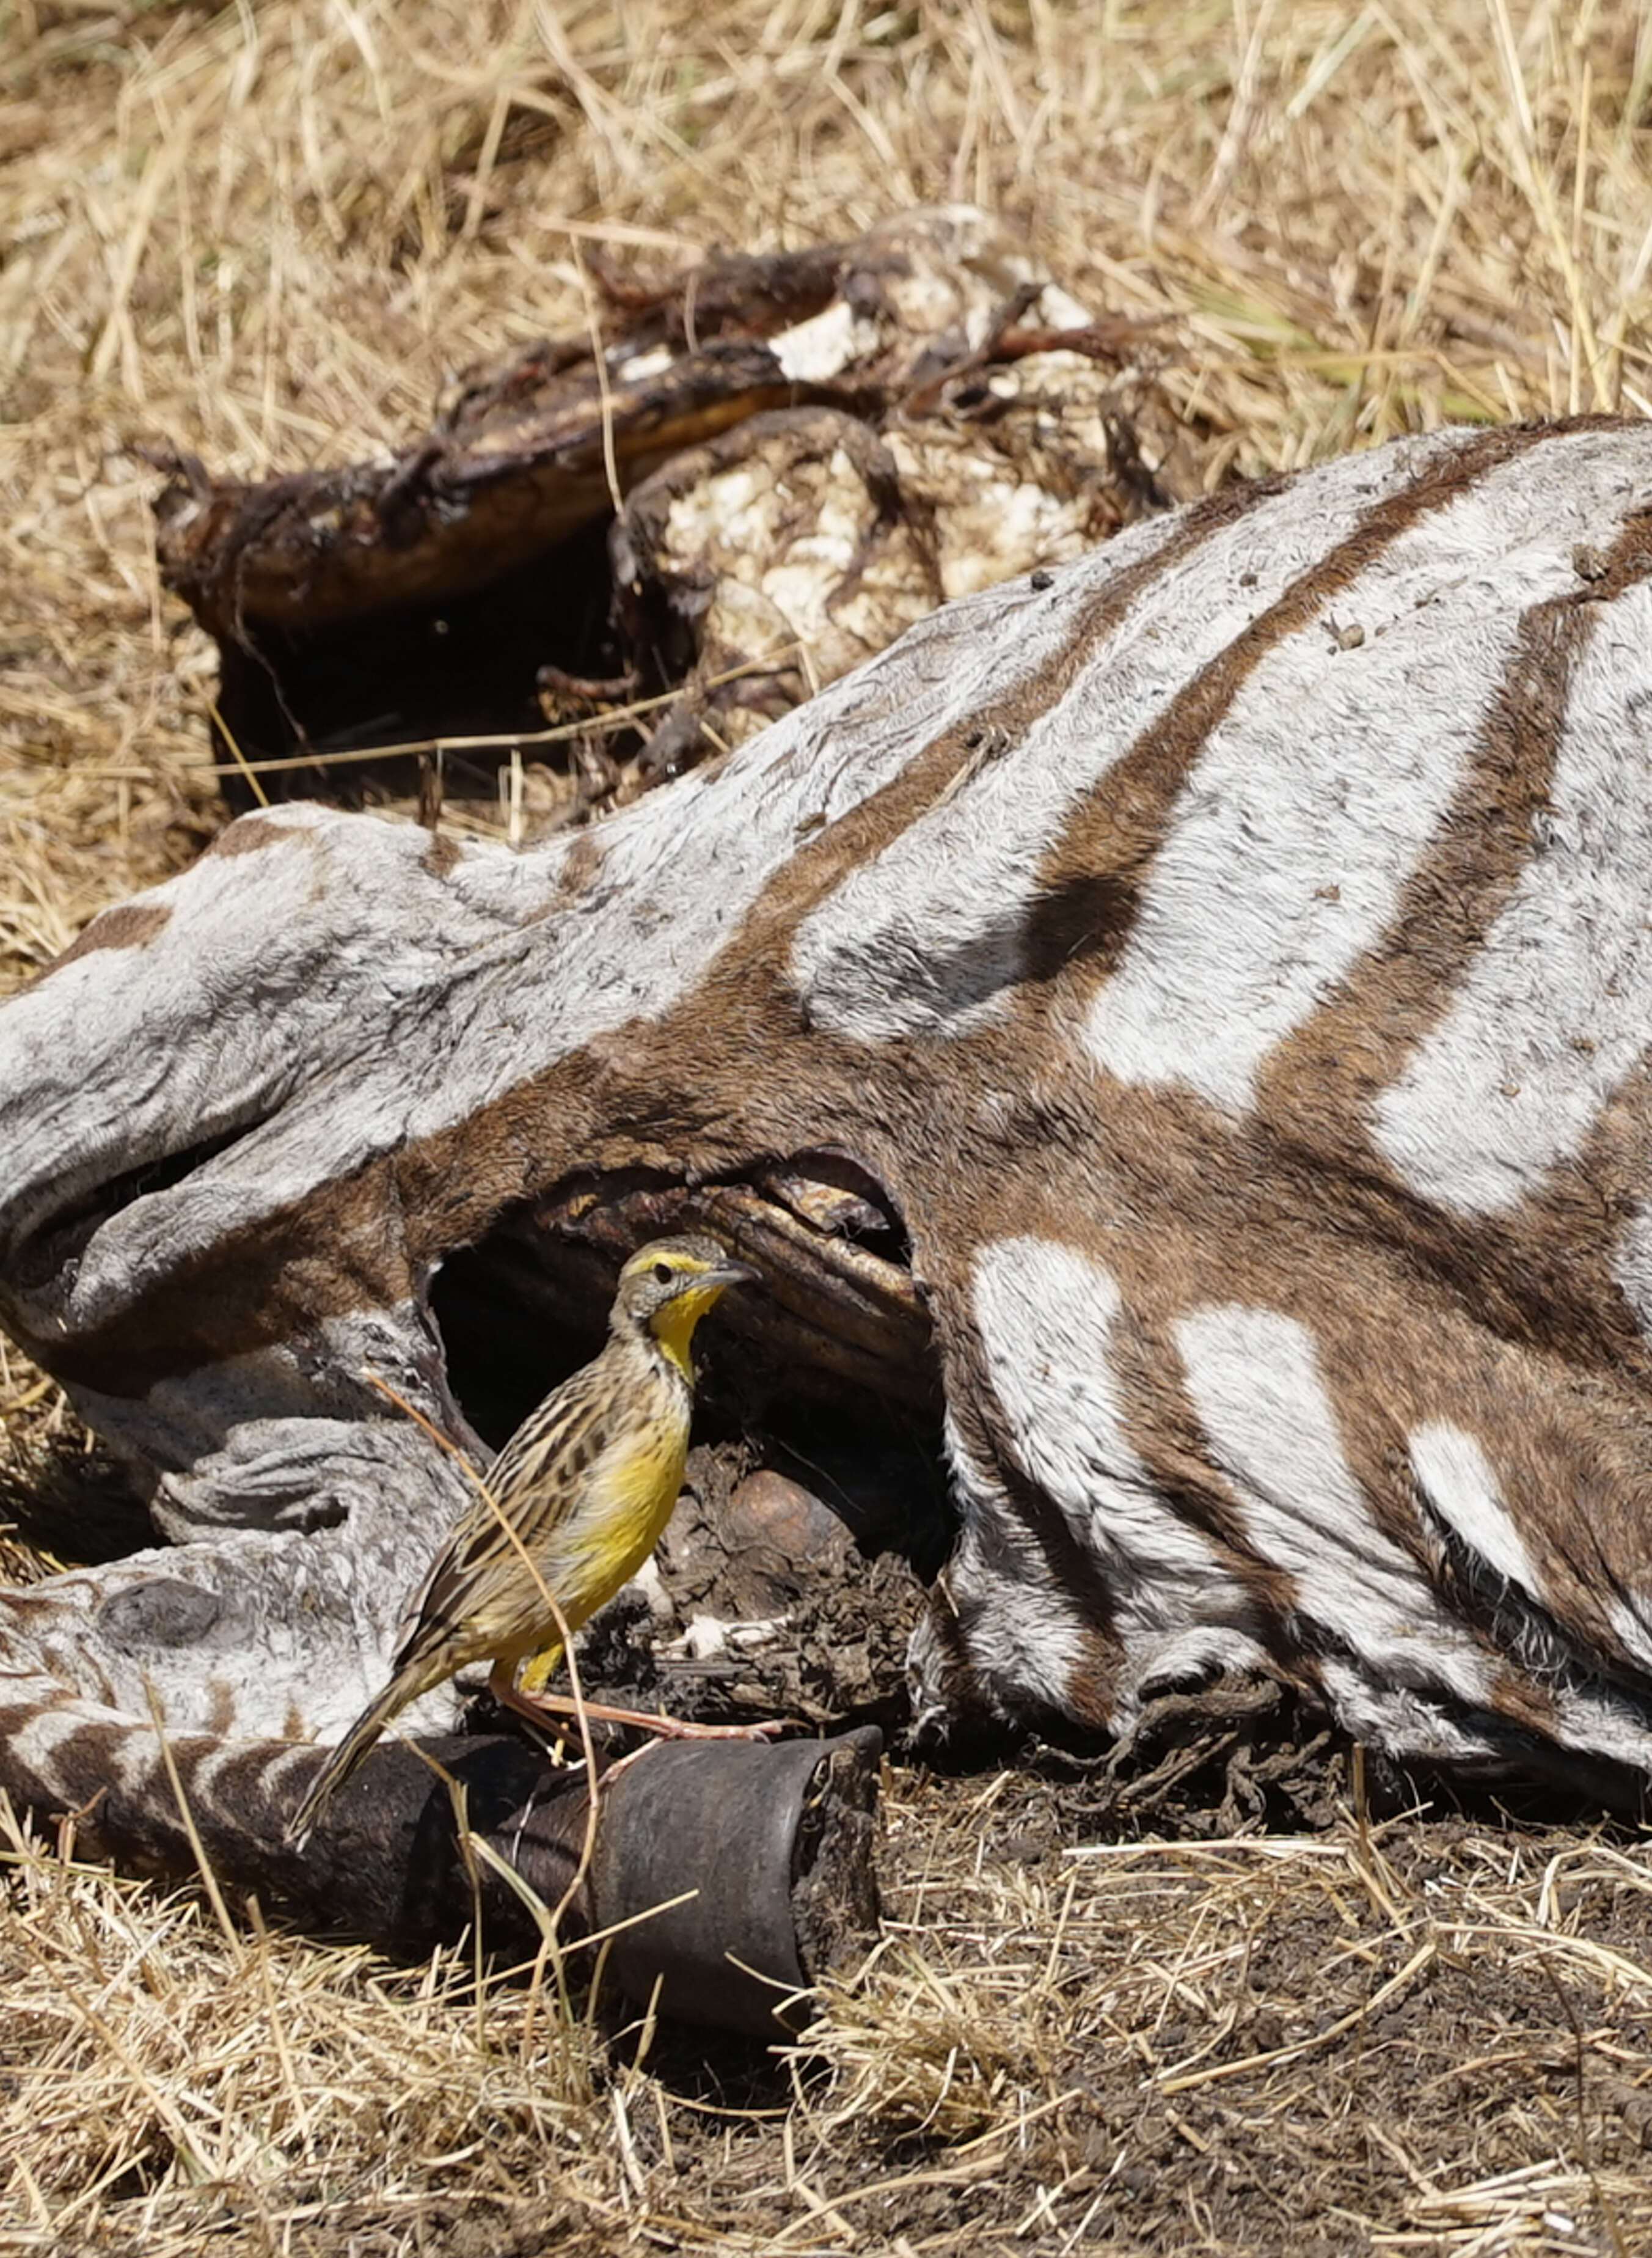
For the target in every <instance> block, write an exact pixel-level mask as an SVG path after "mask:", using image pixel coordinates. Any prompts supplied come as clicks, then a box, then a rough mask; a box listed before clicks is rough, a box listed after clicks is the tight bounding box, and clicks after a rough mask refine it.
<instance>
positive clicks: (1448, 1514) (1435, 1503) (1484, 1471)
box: [1407, 1419, 1543, 1600]
mask: <svg viewBox="0 0 1652 2258" xmlns="http://www.w3.org/2000/svg"><path fill="white" fill-rule="evenodd" d="M1407 1447H1408V1450H1409V1453H1410V1458H1411V1471H1412V1473H1413V1474H1414V1477H1415V1479H1416V1484H1417V1488H1419V1489H1420V1490H1421V1491H1422V1495H1423V1496H1424V1498H1425V1499H1426V1500H1427V1501H1428V1503H1429V1506H1430V1508H1431V1509H1433V1511H1434V1512H1435V1513H1436V1515H1437V1516H1438V1517H1439V1518H1440V1519H1441V1520H1442V1521H1443V1523H1445V1525H1446V1527H1447V1528H1448V1529H1450V1530H1451V1531H1452V1533H1453V1535H1455V1536H1456V1537H1458V1538H1460V1539H1461V1541H1462V1543H1463V1544H1465V1545H1466V1546H1467V1547H1468V1549H1469V1551H1471V1552H1473V1553H1475V1554H1476V1555H1477V1556H1478V1558H1479V1559H1482V1560H1484V1561H1485V1565H1486V1566H1487V1567H1489V1568H1490V1569H1492V1572H1493V1573H1495V1574H1497V1575H1499V1576H1500V1577H1501V1578H1502V1579H1503V1581H1504V1582H1505V1583H1506V1584H1518V1585H1519V1587H1520V1588H1521V1591H1523V1592H1528V1593H1529V1594H1531V1596H1532V1597H1533V1598H1534V1599H1537V1600H1541V1599H1542V1595H1543V1587H1542V1580H1541V1579H1540V1578H1539V1576H1538V1573H1537V1569H1536V1566H1535V1563H1534V1561H1533V1559H1532V1557H1531V1554H1530V1553H1529V1552H1528V1551H1527V1549H1526V1543H1525V1539H1524V1538H1523V1537H1521V1533H1520V1530H1518V1529H1517V1528H1516V1527H1515V1525H1514V1518H1513V1516H1511V1514H1510V1512H1509V1509H1508V1508H1507V1506H1506V1505H1505V1504H1504V1502H1503V1500H1502V1497H1501V1495H1500V1493H1499V1490H1498V1487H1497V1477H1496V1475H1495V1474H1493V1473H1492V1468H1491V1465H1490V1463H1489V1461H1488V1460H1487V1459H1486V1456H1485V1452H1484V1451H1483V1450H1482V1449H1481V1447H1480V1445H1479V1441H1478V1438H1477V1437H1475V1436H1473V1435H1471V1434H1470V1433H1469V1431H1468V1430H1467V1429H1466V1428H1465V1427H1457V1426H1454V1425H1453V1424H1451V1422H1450V1420H1449V1419H1431V1420H1428V1421H1425V1422H1424V1424H1422V1426H1420V1427H1414V1428H1413V1429H1412V1431H1411V1433H1410V1436H1409V1438H1407Z"/></svg>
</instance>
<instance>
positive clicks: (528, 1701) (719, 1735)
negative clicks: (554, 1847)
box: [487, 1656, 794, 1741]
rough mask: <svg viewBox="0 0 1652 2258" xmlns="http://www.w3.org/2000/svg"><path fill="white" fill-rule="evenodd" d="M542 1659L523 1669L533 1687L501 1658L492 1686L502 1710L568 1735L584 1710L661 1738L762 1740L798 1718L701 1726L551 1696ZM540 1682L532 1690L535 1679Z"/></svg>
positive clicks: (600, 1703)
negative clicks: (540, 1667) (540, 1666)
mask: <svg viewBox="0 0 1652 2258" xmlns="http://www.w3.org/2000/svg"><path fill="white" fill-rule="evenodd" d="M538 1660H539V1658H538V1657H537V1656H535V1658H534V1660H533V1661H532V1662H530V1663H529V1664H528V1667H527V1669H526V1670H525V1671H524V1672H523V1673H522V1675H523V1677H524V1679H528V1681H529V1684H528V1685H518V1684H517V1682H516V1672H515V1671H514V1668H513V1666H512V1665H510V1664H509V1663H508V1662H503V1661H500V1662H496V1663H495V1664H494V1665H493V1670H492V1672H490V1673H489V1676H488V1680H487V1690H488V1692H489V1693H491V1694H492V1695H493V1699H494V1700H495V1701H497V1702H498V1703H499V1704H500V1708H505V1709H510V1710H513V1711H514V1713H515V1715H517V1716H519V1717H523V1718H526V1720H527V1721H528V1723H529V1724H530V1725H538V1726H540V1727H541V1728H542V1729H544V1728H548V1729H549V1730H550V1731H551V1732H553V1733H560V1734H561V1735H562V1736H564V1738H566V1737H567V1736H568V1735H569V1733H570V1730H571V1728H572V1727H574V1726H575V1725H577V1723H578V1717H579V1714H580V1712H581V1710H583V1711H584V1712H585V1715H586V1716H587V1717H594V1718H596V1719H597V1720H598V1721H599V1722H600V1723H602V1724H605V1725H630V1726H633V1727H634V1728H635V1729H636V1730H637V1731H638V1732H642V1733H652V1734H653V1735H654V1736H655V1738H656V1740H661V1741H762V1740H767V1739H769V1737H770V1736H771V1735H773V1734H776V1733H783V1732H784V1731H785V1729H786V1728H787V1726H788V1724H790V1723H791V1722H794V1720H792V1719H791V1718H786V1717H765V1718H763V1719H762V1722H760V1723H758V1724H753V1725H696V1724H690V1723H688V1722H685V1721H684V1720H681V1719H678V1718H676V1717H663V1716H661V1715H657V1714H656V1713H653V1712H650V1711H649V1710H646V1709H615V1708H611V1707H610V1706H609V1704H608V1703H607V1702H606V1701H585V1700H580V1701H575V1699H574V1698H573V1696H572V1694H571V1693H544V1692H543V1691H542V1690H540V1689H541V1687H542V1685H543V1680H544V1678H545V1676H546V1675H548V1674H549V1673H548V1672H540V1671H538V1670H537V1669H536V1668H535V1665H536V1664H537V1662H538ZM535 1677H537V1678H538V1679H539V1680H540V1686H538V1687H534V1688H533V1690H531V1691H530V1690H529V1687H530V1685H531V1682H532V1680H533V1679H534V1678H535Z"/></svg>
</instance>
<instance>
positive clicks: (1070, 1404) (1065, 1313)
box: [974, 1237, 1259, 1722]
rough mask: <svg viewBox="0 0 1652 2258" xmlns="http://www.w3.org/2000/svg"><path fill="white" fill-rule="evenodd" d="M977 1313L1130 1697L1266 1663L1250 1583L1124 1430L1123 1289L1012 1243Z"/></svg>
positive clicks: (1010, 1419)
mask: <svg viewBox="0 0 1652 2258" xmlns="http://www.w3.org/2000/svg"><path fill="white" fill-rule="evenodd" d="M974 1305H975V1322H976V1324H977V1326H978V1327H979V1330H980V1335H981V1342H982V1350H983V1353H984V1354H985V1357H986V1360H987V1368H988V1372H989V1376H990V1379H991V1381H992V1388H993V1393H994V1395H995V1396H996V1399H997V1402H998V1403H999V1405H1000V1407H1001V1408H1002V1410H1003V1417H1004V1420H1005V1423H1006V1424H1007V1428H1008V1436H1007V1440H1008V1442H1009V1444H1010V1449H1011V1450H1012V1452H1014V1455H1015V1457H1016V1459H1017V1462H1018V1463H1019V1465H1020V1466H1021V1467H1022V1468H1023V1469H1024V1471H1025V1473H1026V1474H1027V1475H1028V1476H1029V1477H1030V1479H1031V1480H1033V1481H1035V1482H1036V1483H1037V1484H1038V1485H1039V1488H1041V1489H1042V1490H1043V1491H1044V1492H1045V1493H1046V1495H1047V1496H1048V1497H1050V1498H1051V1499H1052V1501H1053V1502H1054V1503H1055V1504H1056V1505H1057V1506H1058V1507H1059V1508H1060V1511H1061V1514H1062V1516H1063V1517H1064V1518H1065V1520H1066V1522H1067V1526H1068V1527H1069V1529H1070V1530H1072V1532H1073V1534H1074V1537H1076V1538H1077V1539H1078V1541H1079V1543H1080V1544H1081V1545H1082V1546H1083V1547H1084V1548H1085V1550H1086V1551H1088V1553H1089V1554H1090V1556H1091V1557H1092V1558H1093V1559H1095V1562H1096V1565H1097V1566H1098V1567H1099V1568H1100V1570H1101V1572H1102V1573H1103V1576H1104V1577H1105V1579H1106V1581H1107V1587H1108V1592H1109V1596H1110V1600H1111V1601H1112V1604H1113V1608H1114V1620H1113V1625H1112V1629H1113V1631H1114V1634H1115V1636H1116V1637H1117V1638H1118V1639H1119V1640H1120V1642H1121V1643H1122V1644H1123V1646H1124V1651H1125V1655H1126V1658H1127V1660H1126V1666H1125V1667H1124V1670H1123V1672H1122V1673H1121V1690H1122V1691H1124V1693H1126V1694H1127V1695H1128V1693H1130V1691H1131V1689H1133V1688H1134V1687H1136V1686H1139V1685H1140V1684H1142V1683H1144V1682H1145V1681H1146V1680H1147V1679H1150V1678H1152V1679H1168V1678H1170V1677H1173V1676H1175V1675H1177V1674H1189V1675H1191V1674H1195V1673H1196V1672H1198V1671H1199V1670H1200V1669H1201V1668H1202V1667H1203V1666H1205V1665H1208V1664H1216V1663H1219V1664H1220V1665H1222V1666H1228V1667H1238V1666H1241V1665H1242V1664H1243V1663H1244V1661H1248V1660H1255V1659H1257V1658H1258V1652H1259V1650H1258V1649H1257V1648H1256V1647H1255V1645H1254V1644H1251V1642H1250V1640H1249V1638H1248V1636H1247V1626H1249V1627H1252V1628H1253V1627H1254V1610H1253V1608H1252V1607H1251V1602H1250V1598H1249V1594H1247V1593H1246V1590H1245V1588H1244V1584H1243V1583H1242V1582H1241V1581H1240V1580H1239V1579H1238V1578H1237V1577H1236V1576H1234V1575H1232V1574H1231V1573H1230V1572H1229V1571H1228V1570H1227V1569H1226V1568H1224V1566H1223V1563H1222V1561H1221V1559H1220V1557H1219V1555H1218V1553H1217V1552H1216V1548H1215V1547H1214V1546H1213V1545H1212V1544H1211V1543H1210V1542H1209V1539H1208V1538H1207V1537H1205V1536H1204V1534H1203V1533H1202V1531H1201V1530H1199V1529H1197V1528H1196V1527H1195V1526H1194V1525H1193V1523H1190V1522H1189V1521H1188V1520H1187V1519H1185V1518H1184V1517H1183V1516H1181V1515H1180V1514H1178V1513H1176V1512H1174V1511H1173V1509H1171V1508H1170V1507H1169V1506H1168V1505H1167V1504H1166V1502H1165V1501H1164V1499H1163V1498H1162V1497H1161V1496H1160V1495H1159V1493H1158V1491H1157V1490H1156V1488H1154V1486H1153V1482H1152V1476H1151V1474H1150V1473H1149V1472H1148V1470H1147V1468H1146V1467H1145V1466H1144V1465H1143V1463H1142V1461H1141V1459H1140V1458H1139V1457H1138V1454H1137V1452H1136V1451H1135V1449H1134V1447H1133V1446H1132V1445H1131V1442H1130V1440H1129V1438H1128V1436H1127V1434H1126V1432H1125V1426H1124V1412H1123V1408H1122V1405H1121V1402H1120V1398H1119V1393H1118V1386H1117V1376H1116V1373H1115V1367H1114V1355H1115V1349H1116V1336H1117V1331H1118V1328H1119V1325H1120V1322H1121V1319H1123V1318H1124V1309H1123V1303H1122V1299H1121V1296H1120V1294H1119V1290H1118V1286H1117V1282H1116V1281H1115V1279H1114V1278H1113V1277H1112V1276H1111V1275H1110V1273H1109V1272H1108V1271H1107V1270H1105V1269H1104V1268H1103V1267H1102V1265H1101V1264H1100V1263H1098V1262H1096V1261H1095V1260H1092V1259H1091V1258H1090V1257H1089V1256H1088V1255H1086V1254H1084V1253H1081V1252H1080V1251H1079V1249H1078V1248H1076V1247H1073V1246H1063V1245H1061V1244H1060V1243H1058V1242H1055V1241H1053V1240H1049V1239H1035V1238H1030V1237H1028V1238H1017V1239H1002V1240H999V1241H998V1242H997V1243H996V1244H995V1245H993V1246H988V1247H985V1248H984V1249H983V1250H982V1252H981V1253H980V1254H978V1255H977V1256H976V1258H975V1273H974ZM1124 1322H1125V1323H1126V1324H1127V1323H1128V1320H1127V1319H1126V1320H1124ZM1236 1642H1237V1643H1236ZM1241 1646H1242V1647H1243V1649H1244V1651H1243V1653H1241V1651H1239V1650H1240V1647H1241ZM1130 1706H1131V1704H1130V1701H1129V1700H1128V1699H1127V1700H1126V1701H1125V1703H1124V1709H1125V1712H1126V1713H1127V1712H1128V1708H1129V1707H1130ZM1120 1722H1123V1719H1122V1718H1121V1720H1120Z"/></svg>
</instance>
